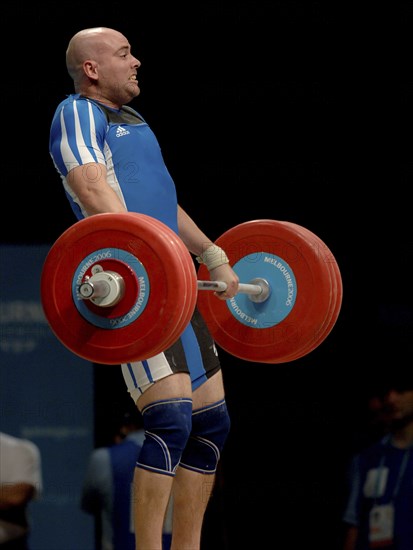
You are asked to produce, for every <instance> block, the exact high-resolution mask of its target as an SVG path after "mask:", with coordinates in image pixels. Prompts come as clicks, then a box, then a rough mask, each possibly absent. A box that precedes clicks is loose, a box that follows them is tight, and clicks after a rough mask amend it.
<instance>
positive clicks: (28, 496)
mask: <svg viewBox="0 0 413 550" xmlns="http://www.w3.org/2000/svg"><path fill="white" fill-rule="evenodd" d="M35 492H36V487H35V486H34V485H32V484H30V483H25V482H21V483H2V484H1V485H0V510H7V509H9V508H15V507H17V506H25V505H26V504H28V503H29V502H30V501H31V500H32V499H33V498H34V496H35Z"/></svg>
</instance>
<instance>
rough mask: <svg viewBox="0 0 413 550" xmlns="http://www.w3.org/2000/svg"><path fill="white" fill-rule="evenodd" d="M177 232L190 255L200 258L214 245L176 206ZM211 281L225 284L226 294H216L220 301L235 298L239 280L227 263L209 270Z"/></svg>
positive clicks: (181, 209)
mask: <svg viewBox="0 0 413 550" xmlns="http://www.w3.org/2000/svg"><path fill="white" fill-rule="evenodd" d="M178 230H179V236H180V238H181V239H182V240H183V242H184V243H185V245H186V247H187V248H188V250H189V251H190V252H192V254H194V255H196V256H200V255H201V254H203V253H204V252H205V250H207V249H208V248H210V247H214V246H215V245H214V243H213V242H212V241H211V240H210V239H209V238H208V237H207V236H206V235H205V233H204V232H203V231H201V229H200V228H199V227H198V226H197V224H196V223H195V222H194V220H193V219H192V218H191V217H190V216H189V215H188V214H187V213H186V212H185V210H184V209H183V208H181V207H180V206H179V205H178ZM209 274H210V277H211V281H223V282H225V283H226V284H227V290H226V292H220V293H216V295H217V296H218V297H220V298H222V299H228V298H232V297H233V296H235V294H236V293H237V291H238V283H239V279H238V276H237V274H236V273H235V271H233V269H232V268H231V266H230V264H229V263H223V264H221V265H219V266H217V267H216V268H214V269H210V270H209Z"/></svg>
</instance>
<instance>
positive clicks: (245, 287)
mask: <svg viewBox="0 0 413 550" xmlns="http://www.w3.org/2000/svg"><path fill="white" fill-rule="evenodd" d="M197 288H198V290H212V291H215V292H225V291H226V289H227V284H226V283H225V282H224V281H197ZM124 290H125V283H124V281H123V279H122V277H121V276H120V275H119V274H118V273H114V272H113V271H107V272H105V271H103V270H102V269H96V268H95V272H94V274H93V275H92V276H91V277H87V278H86V280H85V281H84V282H83V283H82V284H80V285H79V288H78V291H79V295H80V296H81V298H82V299H84V300H91V301H92V302H93V303H94V304H96V305H98V306H101V307H110V306H113V305H115V304H117V303H118V302H119V300H121V299H122V296H123V294H124ZM240 292H241V293H244V294H248V295H249V296H250V299H251V300H253V301H254V302H257V303H260V302H264V301H265V300H266V299H267V298H268V296H269V293H270V287H269V284H268V281H266V280H265V279H260V278H256V279H254V280H253V281H252V282H251V283H239V285H238V293H240Z"/></svg>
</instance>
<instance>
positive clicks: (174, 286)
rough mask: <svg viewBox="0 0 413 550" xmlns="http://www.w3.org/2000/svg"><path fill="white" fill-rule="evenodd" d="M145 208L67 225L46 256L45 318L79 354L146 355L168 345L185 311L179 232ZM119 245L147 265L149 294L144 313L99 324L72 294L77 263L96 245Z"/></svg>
mask: <svg viewBox="0 0 413 550" xmlns="http://www.w3.org/2000/svg"><path fill="white" fill-rule="evenodd" d="M151 220H152V218H150V217H148V216H145V215H143V214H139V215H137V214H133V213H122V214H97V215H94V216H91V217H89V218H85V219H83V220H81V221H79V222H77V223H75V224H74V225H73V226H72V227H70V228H69V229H67V230H66V231H65V232H64V233H63V234H62V235H61V236H60V237H59V238H58V239H57V241H56V242H55V243H54V245H53V246H52V247H51V250H50V251H49V254H48V255H47V257H46V260H45V263H44V266H43V271H42V277H41V296H42V303H43V309H44V311H45V315H46V318H47V320H48V322H49V324H50V326H51V328H52V330H53V332H54V333H55V335H56V337H57V338H58V339H59V340H60V341H61V342H62V343H63V344H64V345H65V346H66V347H67V348H68V349H69V350H71V351H73V352H74V353H75V354H76V355H79V356H80V357H82V358H84V359H86V360H89V361H92V362H96V363H102V364H119V363H127V362H130V361H137V360H142V359H145V358H147V357H150V356H152V355H155V354H156V353H157V352H158V350H159V349H160V348H164V344H163V342H165V343H167V342H169V339H170V334H171V333H172V332H173V331H174V330H175V329H176V325H177V323H178V322H179V321H180V319H181V316H182V312H181V311H180V309H179V308H177V307H176V297H177V296H179V295H180V293H181V292H183V293H185V292H186V280H185V279H184V278H183V277H182V273H181V266H182V260H180V258H179V257H178V258H177V255H176V253H175V247H174V246H171V243H175V242H176V241H175V239H176V236H175V233H174V232H173V231H172V230H171V229H169V228H168V227H167V226H166V225H163V226H162V229H163V230H162V231H161V230H160V226H159V224H157V225H156V226H155V225H154V224H153V223H151ZM105 248H109V249H115V250H116V249H118V250H122V251H126V252H127V253H129V254H131V255H133V256H134V257H135V258H137V259H138V260H139V262H141V264H142V265H143V266H144V268H145V270H146V272H147V274H148V278H149V285H150V294H149V299H148V301H147V304H146V306H145V308H144V310H143V311H142V313H141V314H140V315H139V317H137V319H136V320H134V321H133V322H132V323H130V324H129V325H127V326H124V327H121V328H114V329H112V330H108V329H107V328H104V329H101V328H99V327H97V326H95V325H93V324H91V323H90V322H89V321H88V320H86V319H85V318H83V317H82V315H80V314H79V311H78V309H77V308H76V306H75V304H74V301H73V298H72V285H73V276H74V273H75V271H76V269H77V267H78V266H79V264H80V263H81V262H82V260H84V258H86V257H88V256H89V255H90V254H92V253H93V252H94V251H96V250H100V249H105Z"/></svg>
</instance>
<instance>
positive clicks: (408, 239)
mask: <svg viewBox="0 0 413 550" xmlns="http://www.w3.org/2000/svg"><path fill="white" fill-rule="evenodd" d="M392 9H393V11H389V10H390V8H389V7H388V6H384V7H383V8H379V7H378V6H377V5H374V7H369V6H367V5H366V4H363V3H342V2H338V3H337V2H330V3H327V2H326V3H323V2H297V1H291V2H288V1H278V2H277V1H274V2H254V3H252V2H245V3H231V4H230V5H228V4H225V5H224V4H223V3H221V2H197V3H196V4H194V5H190V6H185V7H184V6H183V4H180V3H178V4H176V3H167V4H166V5H160V4H158V3H152V4H149V5H148V3H145V5H141V3H139V2H138V3H124V2H122V3H121V2H112V3H111V5H110V8H109V9H108V8H105V9H103V8H102V6H100V5H97V4H92V3H85V2H84V3H70V4H61V5H59V6H57V5H56V7H52V6H50V7H49V6H47V7H46V6H42V5H31V6H30V7H26V8H23V7H21V6H19V7H18V8H17V9H16V6H9V8H8V13H9V16H8V18H7V21H9V22H10V23H11V30H12V31H13V32H14V36H13V37H12V38H10V40H7V44H5V45H4V46H3V55H4V58H5V59H4V66H3V69H4V75H3V78H5V80H4V81H3V82H4V83H3V93H4V94H5V101H4V104H3V111H4V113H3V114H4V120H7V121H8V123H7V126H6V124H3V132H4V135H3V138H4V140H5V141H6V151H7V153H6V157H5V158H6V160H5V162H4V163H3V178H4V179H3V188H4V189H5V190H6V194H5V195H4V201H5V203H3V212H4V219H5V220H8V221H6V223H5V224H3V227H4V229H3V237H2V241H3V242H4V243H13V244H18V243H22V244H31V243H33V244H35V243H50V244H52V243H53V242H54V241H55V240H56V239H57V238H58V237H59V235H60V234H61V233H62V232H63V231H64V230H65V229H66V228H67V227H69V225H71V224H72V223H74V219H73V217H72V213H71V211H70V210H69V204H68V202H67V200H66V198H65V197H64V193H63V188H62V186H61V183H60V179H59V176H58V175H57V173H56V172H55V170H54V167H53V165H52V162H51V159H50V157H49V154H48V136H49V127H50V122H51V118H52V116H53V113H54V110H55V108H56V106H57V104H58V103H59V102H60V101H61V100H62V99H63V98H64V96H65V94H69V93H71V92H72V91H73V90H72V83H71V81H70V80H69V77H68V76H67V74H66V68H65V50H66V46H67V43H68V41H69V39H70V38H71V36H72V35H73V34H74V33H75V32H77V31H78V30H80V29H81V28H84V27H88V26H99V25H104V26H110V27H114V28H116V29H118V30H120V31H121V32H123V33H124V34H125V35H126V36H127V38H128V39H129V41H130V43H131V44H132V48H133V53H134V55H135V56H136V57H138V59H140V61H141V62H142V67H141V68H140V70H139V73H138V79H139V82H140V87H141V95H140V96H139V98H137V99H136V100H135V101H134V102H133V103H132V106H134V107H135V108H136V109H137V110H138V111H139V112H141V113H142V114H143V116H144V117H145V118H146V120H147V121H148V122H149V124H150V125H151V127H152V129H153V130H154V131H155V133H156V135H157V137H158V140H159V141H160V144H161V147H162V150H163V153H164V156H165V159H166V162H167V165H168V167H169V170H170V172H171V173H172V175H173V177H174V179H175V182H176V185H177V189H178V197H179V200H180V203H181V204H182V205H183V207H184V208H186V209H187V210H188V212H189V213H190V214H191V215H192V217H193V218H194V219H195V220H196V221H197V223H198V224H199V225H200V227H201V228H202V229H203V230H204V231H205V232H206V233H207V234H208V235H209V236H210V237H211V238H212V239H215V238H217V237H219V236H220V235H221V234H222V233H223V232H224V231H226V230H227V229H229V228H230V227H232V226H234V225H237V224H239V223H242V222H244V221H248V220H254V219H264V218H269V219H276V220H288V221H291V222H294V223H297V224H300V225H303V226H305V227H307V228H308V229H310V230H311V231H313V232H314V233H316V234H317V235H318V236H319V237H320V238H321V239H322V240H323V241H324V242H325V243H326V244H327V245H328V247H329V248H330V249H331V251H332V252H333V254H334V256H335V258H336V260H337V262H338V265H339V267H340V270H341V275H342V279H343V304H342V309H341V312H340V316H339V318H338V320H337V323H336V325H335V327H334V329H333V330H332V332H331V334H330V335H329V336H328V337H327V339H326V340H325V341H324V342H323V343H322V345H321V346H320V347H318V348H317V349H315V350H314V351H313V352H311V353H310V354H309V355H307V356H305V357H303V358H301V359H299V360H297V361H294V362H291V363H286V364H282V365H279V364H276V365H262V364H258V363H251V362H244V361H241V360H238V359H236V358H234V357H231V356H229V355H228V354H226V353H225V352H224V351H221V357H222V364H223V369H224V375H225V381H226V388H227V399H228V404H229V409H230V412H231V416H232V432H231V435H230V438H229V441H228V444H227V447H226V449H225V451H224V453H223V457H222V463H221V469H220V472H219V477H218V484H217V487H216V490H215V493H214V497H213V500H212V502H211V506H210V508H209V511H208V515H207V520H206V526H205V540H204V548H205V550H206V549H207V548H208V549H213V550H220V549H221V548H222V549H223V550H224V549H225V550H232V549H235V548H239V547H240V546H239V544H241V543H242V547H243V548H244V547H245V548H248V547H252V548H254V549H255V548H257V549H264V548H265V549H266V548H270V547H276V541H278V543H279V545H280V546H279V547H280V548H283V549H285V550H290V549H293V550H296V549H299V548H300V549H304V548H307V547H310V544H311V547H314V546H315V547H316V548H317V549H318V550H323V549H326V550H333V549H334V548H335V547H336V546H335V545H336V543H337V540H338V538H339V531H340V520H339V518H340V514H341V512H342V506H343V490H344V476H345V468H346V465H347V461H348V459H349V456H350V455H351V453H352V452H353V451H354V450H356V449H357V448H359V446H360V445H362V444H364V443H365V442H366V441H368V440H369V438H370V437H372V433H371V432H369V426H368V418H367V414H366V408H365V403H366V398H367V395H368V393H369V391H370V389H371V388H372V386H373V385H374V383H375V382H376V380H377V378H378V376H379V375H380V376H381V375H384V376H386V374H387V373H388V372H390V371H391V369H392V364H393V363H394V362H396V361H402V362H405V363H406V368H411V366H412V362H411V356H412V353H411V336H412V332H413V331H412V325H413V310H412V290H411V286H412V284H411V264H412V255H413V254H412V252H413V240H412V232H411V198H410V195H408V187H410V185H409V184H410V181H411V176H412V174H413V163H412V159H411V147H410V137H409V133H410V132H411V124H409V122H410V119H411V107H410V98H411V90H412V78H411V71H410V64H411V63H410V59H409V58H408V54H409V51H411V38H410V36H409V35H410V34H411V33H410V29H411V24H412V15H413V8H412V3H411V2H401V3H400V5H399V6H398V7H394V8H392ZM11 10H12V11H14V15H13V16H10V13H11ZM7 21H6V22H7ZM408 63H409V64H408ZM3 147H4V145H3ZM7 214H8V216H9V217H8V218H7ZM94 369H95V378H96V394H95V407H96V443H97V444H102V443H103V442H104V439H105V426H106V425H107V423H108V422H109V418H110V416H111V414H112V412H113V411H114V410H116V409H118V408H119V407H122V406H123V404H124V403H123V400H124V399H125V396H124V386H123V379H122V377H121V374H120V373H119V371H118V370H117V369H114V368H113V367H109V368H108V367H107V366H101V365H97V366H95V367H94ZM127 399H129V398H127Z"/></svg>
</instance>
